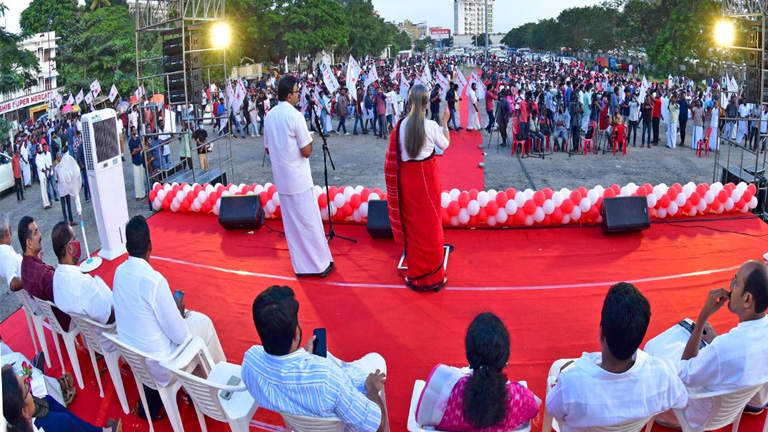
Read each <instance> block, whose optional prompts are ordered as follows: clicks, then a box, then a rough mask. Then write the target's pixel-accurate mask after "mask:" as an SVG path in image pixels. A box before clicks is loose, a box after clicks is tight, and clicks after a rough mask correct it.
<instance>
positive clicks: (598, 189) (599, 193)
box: [593, 185, 605, 197]
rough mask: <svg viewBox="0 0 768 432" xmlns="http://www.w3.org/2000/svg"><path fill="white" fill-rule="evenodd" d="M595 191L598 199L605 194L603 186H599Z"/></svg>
mask: <svg viewBox="0 0 768 432" xmlns="http://www.w3.org/2000/svg"><path fill="white" fill-rule="evenodd" d="M593 189H594V190H595V192H597V195H598V197H601V196H603V192H605V188H604V187H602V186H601V185H597V186H595V187H594V188H593Z"/></svg>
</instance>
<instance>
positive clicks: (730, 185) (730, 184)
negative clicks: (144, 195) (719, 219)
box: [723, 183, 736, 195]
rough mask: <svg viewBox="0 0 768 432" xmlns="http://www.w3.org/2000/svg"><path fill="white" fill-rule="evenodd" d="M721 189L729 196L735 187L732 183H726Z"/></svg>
mask: <svg viewBox="0 0 768 432" xmlns="http://www.w3.org/2000/svg"><path fill="white" fill-rule="evenodd" d="M723 189H725V190H726V191H728V195H730V194H731V192H733V190H734V189H736V185H735V184H733V183H726V184H725V186H723Z"/></svg>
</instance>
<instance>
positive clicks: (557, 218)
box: [552, 207, 563, 224]
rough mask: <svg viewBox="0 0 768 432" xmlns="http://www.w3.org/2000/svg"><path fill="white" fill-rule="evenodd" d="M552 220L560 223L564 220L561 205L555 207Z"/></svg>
mask: <svg viewBox="0 0 768 432" xmlns="http://www.w3.org/2000/svg"><path fill="white" fill-rule="evenodd" d="M552 222H554V223H556V224H559V223H562V222H563V210H562V209H561V208H560V207H557V208H555V211H553V212H552Z"/></svg>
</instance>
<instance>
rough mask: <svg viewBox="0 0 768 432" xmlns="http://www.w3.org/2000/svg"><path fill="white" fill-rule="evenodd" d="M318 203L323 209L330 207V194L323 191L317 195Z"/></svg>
mask: <svg viewBox="0 0 768 432" xmlns="http://www.w3.org/2000/svg"><path fill="white" fill-rule="evenodd" d="M262 193H263V192H262ZM317 204H318V205H319V206H320V208H321V209H324V208H326V207H328V195H326V194H325V193H321V194H320V195H319V196H318V197H317Z"/></svg>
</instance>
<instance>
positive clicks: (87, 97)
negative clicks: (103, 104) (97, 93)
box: [85, 92, 93, 105]
mask: <svg viewBox="0 0 768 432" xmlns="http://www.w3.org/2000/svg"><path fill="white" fill-rule="evenodd" d="M85 103H87V104H88V105H91V104H93V94H92V93H91V92H88V94H87V95H85Z"/></svg>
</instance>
